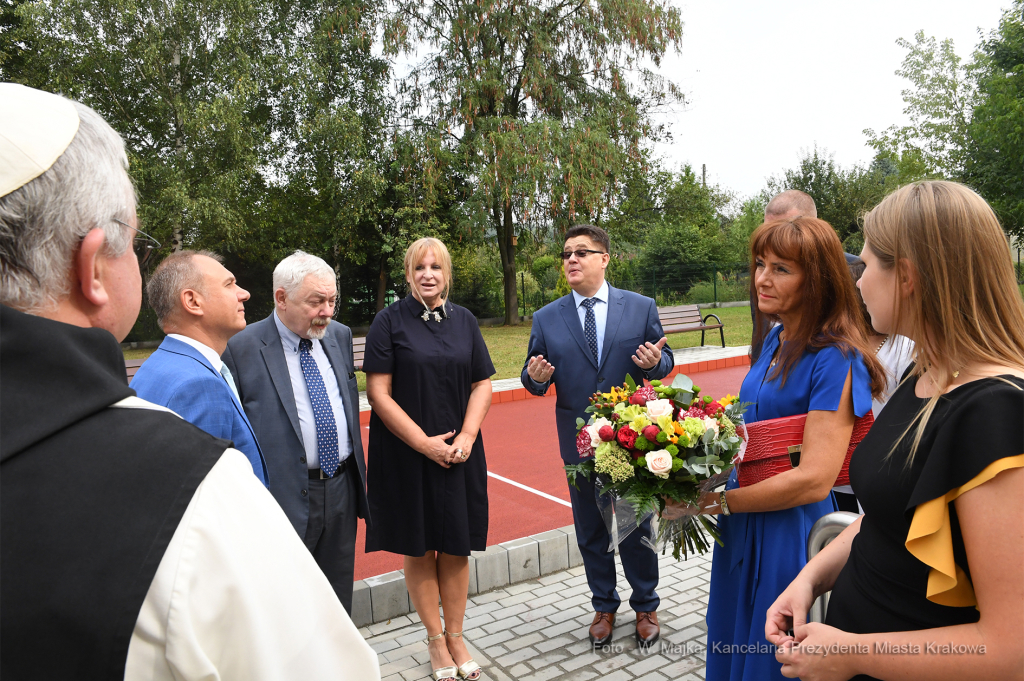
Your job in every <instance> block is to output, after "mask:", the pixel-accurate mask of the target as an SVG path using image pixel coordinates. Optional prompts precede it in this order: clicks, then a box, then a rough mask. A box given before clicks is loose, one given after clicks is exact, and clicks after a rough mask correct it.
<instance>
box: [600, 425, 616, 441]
mask: <svg viewBox="0 0 1024 681" xmlns="http://www.w3.org/2000/svg"><path fill="white" fill-rule="evenodd" d="M597 434H598V435H600V436H601V439H602V440H603V441H604V442H611V441H612V440H614V439H615V429H614V428H612V427H611V426H601V427H600V428H599V429H598V431H597Z"/></svg>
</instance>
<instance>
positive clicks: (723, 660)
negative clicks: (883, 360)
mask: <svg viewBox="0 0 1024 681" xmlns="http://www.w3.org/2000/svg"><path fill="white" fill-rule="evenodd" d="M781 332H782V326H781V325H780V326H776V327H775V328H774V329H772V330H771V331H770V332H769V333H768V336H767V337H766V338H765V341H764V346H763V349H762V351H761V355H760V357H758V359H757V361H756V362H755V363H754V365H753V366H751V367H750V371H749V372H748V373H747V376H746V378H744V379H743V385H742V387H741V388H740V395H739V400H740V403H744V402H749V403H750V405H749V406H748V407H747V409H746V411H745V413H744V420H745V421H746V422H747V423H754V422H757V421H764V420H768V419H775V418H781V417H784V416H796V415H798V414H806V413H807V412H809V411H836V410H837V409H838V408H839V402H840V399H841V398H842V394H843V386H844V385H845V383H846V375H847V373H849V372H850V370H851V368H852V371H853V374H852V388H853V411H854V413H855V414H856V415H857V416H858V417H860V416H864V415H865V414H867V413H868V412H869V411H871V379H870V377H869V375H868V372H867V368H866V367H865V366H864V362H863V360H861V358H860V356H859V355H855V354H851V356H849V357H844V356H843V352H842V351H841V350H840V349H839V348H836V347H828V348H823V349H821V350H815V351H811V350H808V351H805V352H804V354H803V357H801V358H800V361H799V362H798V363H797V365H796V366H795V367H794V368H793V371H792V373H790V375H789V378H788V379H787V380H786V383H785V385H780V380H779V379H775V380H768V379H767V378H766V377H767V374H768V373H770V372H769V371H768V369H769V365H770V364H771V361H772V356H773V355H774V354H775V351H776V349H778V347H779V334H780V333H781ZM737 486H738V485H737V482H736V473H735V472H734V473H733V475H732V476H731V477H730V479H729V483H728V484H727V485H726V489H734V488H736V487H737ZM834 510H836V508H835V505H834V502H833V499H832V495H831V494H830V495H829V496H828V498H827V499H825V500H823V501H820V502H817V503H814V504H806V505H804V506H797V507H796V508H789V509H785V510H782V511H769V512H767V513H734V514H733V515H731V516H719V517H718V522H719V527H720V528H721V534H722V541H723V542H724V543H725V546H724V547H721V546H715V553H714V557H713V559H712V564H711V595H710V599H709V601H708V613H707V625H708V654H707V669H706V672H705V673H706V677H705V678H706V679H707V681H741V680H742V681H764V680H766V679H779V680H780V681H781V679H783V678H784V677H783V676H782V672H781V669H782V665H780V664H779V663H778V662H776V660H775V647H774V646H773V645H771V644H770V643H768V640H767V639H766V638H765V637H764V622H765V617H766V615H767V612H768V608H769V607H770V606H771V604H772V603H774V602H775V599H776V598H778V597H779V594H781V593H782V592H783V591H784V590H785V589H786V587H788V586H789V584H790V582H792V581H793V579H794V578H795V577H796V576H797V574H798V573H799V572H800V570H801V569H803V567H804V565H806V564H807V536H808V535H809V534H810V531H811V527H812V526H813V525H814V523H815V522H816V521H817V520H818V519H819V518H821V517H822V516H823V515H825V514H826V513H831V512H832V511H834Z"/></svg>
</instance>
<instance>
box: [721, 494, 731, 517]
mask: <svg viewBox="0 0 1024 681" xmlns="http://www.w3.org/2000/svg"><path fill="white" fill-rule="evenodd" d="M718 505H719V506H721V507H722V515H732V511H730V510H729V502H728V501H726V500H725V490H724V489H723V490H722V492H721V494H719V495H718Z"/></svg>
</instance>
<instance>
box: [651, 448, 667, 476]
mask: <svg viewBox="0 0 1024 681" xmlns="http://www.w3.org/2000/svg"><path fill="white" fill-rule="evenodd" d="M645 458H646V459H647V470H649V471H650V472H652V473H654V474H655V475H657V476H658V477H659V478H667V477H668V474H669V473H671V472H672V455H671V454H669V453H668V452H667V451H665V450H664V449H659V450H658V451H656V452H648V453H647V456H646V457H645Z"/></svg>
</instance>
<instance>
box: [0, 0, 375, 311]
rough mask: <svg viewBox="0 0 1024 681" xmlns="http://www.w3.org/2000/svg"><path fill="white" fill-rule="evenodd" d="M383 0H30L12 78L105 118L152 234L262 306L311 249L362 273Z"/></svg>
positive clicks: (22, 10) (371, 200)
mask: <svg viewBox="0 0 1024 681" xmlns="http://www.w3.org/2000/svg"><path fill="white" fill-rule="evenodd" d="M375 1H376V0H311V1H310V2H304V3H279V2H276V1H274V0H238V1H236V0H197V2H189V3H184V2H181V1H180V0H136V1H134V2H132V3H127V4H126V3H123V2H118V1H115V0H62V1H61V2H55V1H54V0H30V1H28V2H23V3H21V4H20V6H19V7H18V8H17V9H16V11H15V16H16V17H17V18H18V19H19V20H20V25H19V26H17V28H16V29H15V34H16V35H17V36H18V40H16V41H12V43H11V44H13V46H14V47H15V48H18V49H17V50H15V49H12V50H11V54H13V55H14V57H13V58H15V59H17V60H19V62H18V63H19V64H21V66H22V67H23V68H22V69H21V71H20V72H19V73H11V74H10V75H11V76H12V77H16V78H18V79H19V80H20V81H21V82H25V83H26V84H28V85H31V86H34V87H39V88H43V89H47V90H51V91H55V92H62V93H64V94H66V95H68V96H70V97H73V98H75V99H79V100H80V101H82V102H84V103H86V104H88V105H90V106H92V107H93V108H95V109H96V110H97V111H98V112H99V113H101V114H102V115H103V116H104V117H105V118H106V119H107V121H108V122H109V123H110V124H111V125H112V126H113V127H114V128H115V129H116V130H117V131H118V132H120V133H121V135H122V136H123V137H124V138H125V142H126V146H127V148H128V153H129V159H130V173H131V175H132V177H133V179H134V181H135V183H136V186H137V188H138V191H139V194H140V202H139V213H140V219H141V220H142V222H143V223H144V224H145V225H146V230H147V231H148V232H150V233H151V234H153V235H154V236H156V237H157V238H158V239H160V240H161V241H163V242H164V243H165V244H166V243H169V244H170V245H171V247H172V248H173V249H180V248H184V247H188V248H210V249H212V250H215V251H218V252H221V253H223V254H225V255H228V256H230V257H229V263H230V264H231V265H232V266H233V267H235V268H237V269H238V270H239V273H240V272H242V271H245V272H246V273H247V274H248V275H250V276H252V277H253V280H250V281H248V282H247V287H248V288H250V289H252V292H253V301H252V303H251V305H250V306H251V307H253V308H254V309H256V310H258V311H265V310H269V308H270V305H271V301H270V296H271V292H270V281H269V278H270V271H271V270H272V267H268V266H266V263H268V262H271V261H276V260H278V259H280V257H282V256H283V255H286V254H287V253H288V252H290V251H292V250H294V249H295V248H303V249H304V250H308V251H310V252H313V253H315V254H317V255H320V256H322V257H324V258H325V259H326V260H327V261H328V262H330V263H331V264H333V265H334V266H335V268H336V269H338V270H339V271H340V272H343V273H344V275H345V277H351V274H352V271H353V269H358V266H359V265H360V264H362V263H363V261H364V260H365V257H364V254H365V253H367V252H369V251H370V250H371V249H370V248H369V247H368V244H372V243H375V240H374V238H373V237H372V235H371V236H370V237H369V238H367V239H362V240H361V239H360V237H364V236H365V230H364V231H360V230H359V229H357V227H358V226H359V225H360V224H361V223H365V222H367V221H369V220H372V219H373V218H375V217H376V216H375V215H373V208H374V207H375V205H376V202H377V199H378V196H380V195H381V194H382V193H384V191H385V189H386V188H387V186H388V185H387V178H386V177H385V172H384V170H383V167H384V166H385V165H386V164H385V162H386V160H387V158H388V155H389V154H390V153H391V152H390V151H389V150H388V148H387V144H386V136H385V126H386V125H387V124H388V122H389V121H390V114H389V112H388V110H387V106H386V103H387V102H388V98H387V96H386V93H385V88H386V85H387V83H388V78H389V74H390V71H389V66H388V64H387V62H386V60H384V59H382V58H380V57H375V56H374V55H373V42H374V38H375V36H376V35H377V34H378V33H379V25H378V21H379V16H378V9H379V8H378V6H377V5H375V4H373V3H374V2H375ZM26 46H27V47H26ZM4 47H5V51H6V50H7V47H8V41H6V40H5V42H4ZM4 63H5V64H8V65H9V64H11V63H13V62H11V61H10V59H8V58H7V55H5V58H4ZM352 265H355V266H356V267H355V268H354V267H352ZM343 278H344V277H343ZM350 287H351V288H358V286H350ZM356 295H359V293H358V292H357V294H356ZM340 300H341V301H342V304H341V308H342V310H341V316H342V317H345V316H346V314H347V313H346V311H345V310H344V307H345V306H346V305H348V304H349V302H350V300H351V298H350V297H349V296H347V295H346V296H342V297H341V298H340Z"/></svg>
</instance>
